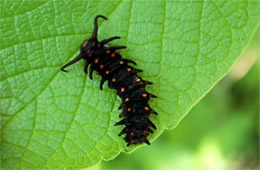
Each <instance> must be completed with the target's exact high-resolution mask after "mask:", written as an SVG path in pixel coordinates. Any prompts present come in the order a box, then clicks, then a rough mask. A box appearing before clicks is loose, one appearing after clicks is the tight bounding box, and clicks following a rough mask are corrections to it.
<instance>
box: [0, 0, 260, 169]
mask: <svg viewBox="0 0 260 170" xmlns="http://www.w3.org/2000/svg"><path fill="white" fill-rule="evenodd" d="M259 10H260V9H259V3H258V1H246V0H245V1H182V0H179V1H170V2H169V1H167V2H166V1H158V2H157V1H127V0H126V1H108V0H105V1H92V0H91V1H83V2H81V1H40V2H38V1H8V0H6V1H3V0H1V19H0V20H1V51H0V54H1V83H0V84H1V164H2V168H18V167H19V168H43V167H44V168H60V167H67V168H68V167H78V168H83V167H89V166H91V165H93V164H95V163H97V162H98V161H99V160H101V159H106V160H108V159H112V158H113V157H115V156H116V155H117V154H119V152H120V151H126V152H128V151H132V150H133V149H135V148H136V146H131V147H129V148H127V147H126V146H125V145H126V144H125V142H124V141H123V138H122V137H118V136H117V134H118V133H119V132H120V130H121V129H122V127H115V126H114V123H115V122H117V121H118V120H119V118H118V115H119V111H118V110H117V107H118V106H119V105H120V99H119V98H118V97H117V96H116V94H115V91H113V90H111V89H108V87H107V85H105V88H104V90H103V91H100V90H99V88H98V86H99V82H100V77H99V76H94V80H93V81H91V80H89V79H88V77H87V76H86V75H85V74H84V72H83V62H79V63H78V64H75V65H73V66H71V67H70V68H69V73H67V74H66V73H63V72H61V71H60V67H61V66H62V65H63V64H64V63H66V62H67V61H69V60H70V59H72V58H74V57H75V56H76V55H77V53H78V52H79V46H80V44H81V43H82V41H83V40H84V39H85V38H87V37H89V36H90V35H91V32H92V29H93V18H94V17H95V16H96V15H97V14H103V15H105V16H107V17H108V18H109V20H108V21H106V22H104V21H100V22H99V25H100V30H99V39H103V38H107V37H111V36H114V35H118V36H121V37H122V39H121V40H120V41H115V42H114V43H113V44H117V45H127V46H128V49H127V50H124V51H122V55H123V56H124V57H125V58H129V59H133V60H135V61H136V62H137V63H138V68H140V69H143V70H144V72H143V73H141V74H140V75H141V76H142V77H143V78H144V79H147V80H149V81H152V82H153V83H154V85H152V86H149V87H147V89H148V91H150V92H152V93H154V94H155V95H157V96H158V98H157V99H152V100H151V102H150V105H151V107H152V108H154V109H155V110H156V111H157V112H158V113H159V115H158V116H154V115H152V116H151V120H152V121H153V122H154V123H155V124H156V126H157V127H158V129H157V130H156V131H155V134H153V135H151V136H150V140H154V139H155V138H156V137H158V136H159V134H160V133H161V132H162V131H163V130H164V129H169V128H173V127H175V126H176V125H177V124H178V122H179V121H180V120H181V119H182V118H183V117H184V116H185V115H186V114H187V112H188V111H189V110H190V109H191V107H192V106H193V105H195V104H196V103H197V102H198V101H199V99H200V98H202V97H203V96H204V95H205V94H206V93H207V92H208V91H209V90H210V89H211V88H212V87H213V85H214V84H216V82H217V81H218V80H220V79H221V78H222V77H223V76H224V75H225V74H226V73H227V72H228V71H229V70H230V68H231V66H232V65H233V64H234V62H235V61H236V59H237V58H238V56H239V55H240V54H241V52H242V51H243V49H244V48H245V47H246V46H247V44H248V42H249V40H250V39H251V37H252V35H253V33H254V32H255V30H256V29H257V27H258V25H259V18H260V15H259V12H258V11H259ZM205 114H207V113H205ZM150 147H152V146H150Z"/></svg>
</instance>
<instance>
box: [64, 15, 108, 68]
mask: <svg viewBox="0 0 260 170" xmlns="http://www.w3.org/2000/svg"><path fill="white" fill-rule="evenodd" d="M98 18H103V19H105V20H107V18H106V17H105V16H103V15H97V16H96V17H95V19H94V30H93V33H92V36H91V38H89V39H87V40H85V41H84V42H83V43H82V45H81V46H80V53H79V55H77V57H75V58H74V59H73V60H71V61H70V62H68V63H67V64H65V65H64V66H63V67H61V70H62V71H64V72H67V71H66V70H65V68H66V67H68V66H70V65H72V64H74V63H76V62H78V61H79V60H81V59H83V57H84V56H86V55H84V54H86V53H87V56H89V55H91V51H90V49H91V48H92V47H94V46H95V45H96V44H97V43H98V40H97V33H98V24H97V19H98ZM84 58H85V57H84Z"/></svg>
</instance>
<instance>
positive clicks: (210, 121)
mask: <svg viewBox="0 0 260 170" xmlns="http://www.w3.org/2000/svg"><path fill="white" fill-rule="evenodd" d="M259 37H260V30H258V31H257V33H256V34H255V36H254V37H253V39H252V41H251V43H250V45H249V46H248V48H247V49H246V50H245V51H244V53H243V54H242V56H241V57H240V59H239V60H238V61H237V63H236V64H235V65H234V67H233V69H232V70H231V72H230V73H229V74H228V75H227V76H226V77H225V78H224V79H222V80H221V81H220V82H219V83H218V84H217V85H216V86H215V87H214V88H213V89H212V90H211V91H210V92H209V93H208V94H207V95H206V96H205V97H204V98H203V99H202V100H201V101H200V102H199V103H198V104H197V105H196V106H195V107H194V108H193V109H192V110H191V111H190V113H189V114H188V115H187V116H186V117H185V118H184V119H183V120H182V121H181V122H180V124H179V125H178V126H177V127H176V128H175V129H173V130H168V131H165V132H164V133H163V134H162V135H161V136H160V137H159V138H158V139H157V140H155V141H154V142H153V143H152V145H151V146H145V147H142V148H139V149H137V150H136V151H134V152H133V153H131V154H124V153H121V154H120V155H119V156H118V157H116V158H115V159H114V160H111V161H108V162H105V161H102V162H101V163H100V164H98V165H96V166H95V167H92V168H91V169H163V170H164V169H180V170H185V169H187V170H188V169H189V170H190V169H199V170H209V169H210V170H214V169H216V170H221V169H259V66H260V65H259V61H260V60H259V55H260V54H259V48H260V39H259Z"/></svg>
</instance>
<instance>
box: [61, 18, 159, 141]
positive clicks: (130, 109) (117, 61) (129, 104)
mask: <svg viewBox="0 0 260 170" xmlns="http://www.w3.org/2000/svg"><path fill="white" fill-rule="evenodd" d="M98 18H103V19H105V20H107V18H106V17H104V16H102V15H98V16H96V17H95V19H94V30H93V33H92V37H91V38H89V39H87V40H85V41H84V42H83V43H82V45H81V47H80V54H79V55H78V56H77V57H76V58H75V59H73V60H72V61H70V62H69V63H67V64H65V65H64V66H63V67H62V68H61V70H62V71H66V70H64V69H65V68H66V67H68V66H70V65H72V64H74V63H76V62H78V61H79V60H81V59H83V60H85V64H84V72H85V73H86V74H88V67H89V66H90V68H89V78H90V79H92V78H93V77H92V74H93V71H96V72H97V73H98V74H99V75H100V76H101V77H102V78H101V82H100V86H99V88H100V90H102V89H103V84H104V83H105V82H106V81H108V87H109V88H112V89H115V90H116V92H117V94H118V95H119V97H120V98H121V100H122V104H121V105H120V106H119V108H118V109H119V110H120V109H122V112H121V113H120V115H119V117H120V118H121V117H123V119H122V120H121V121H118V122H117V123H115V126H119V125H124V126H125V127H124V128H123V129H122V130H121V132H120V133H119V134H118V135H119V136H121V135H125V137H124V140H125V141H126V142H127V146H130V145H132V144H140V143H146V144H148V145H150V142H149V141H148V139H147V137H148V136H149V134H151V133H153V130H152V129H151V128H153V129H156V126H155V125H154V124H153V122H152V121H151V120H150V119H149V115H151V114H156V115H157V114H158V113H157V112H156V111H154V110H153V109H152V108H151V107H150V106H149V104H148V101H149V99H150V98H156V96H155V95H153V94H151V93H148V92H147V91H146V90H145V86H146V85H149V84H152V82H149V81H147V80H143V79H142V78H141V77H140V76H138V75H137V73H139V72H142V71H143V70H140V69H137V68H134V67H132V66H130V65H129V64H134V65H136V63H135V62H134V61H133V60H130V59H123V58H122V56H121V55H120V52H119V51H118V50H120V49H125V48H126V46H106V44H107V43H109V42H111V41H113V40H116V39H119V38H120V37H118V36H114V37H110V38H108V39H105V40H102V41H100V42H99V41H98V39H97V34H98V24H97V20H98Z"/></svg>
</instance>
